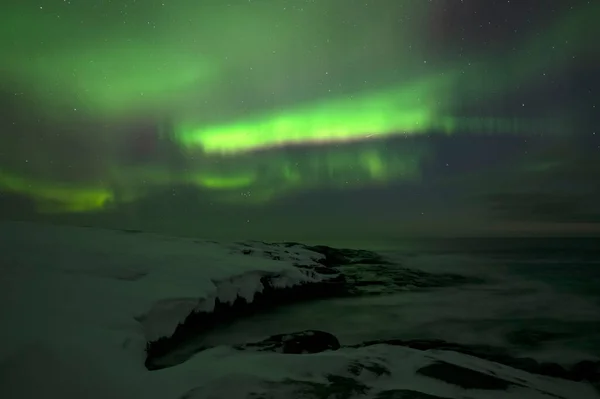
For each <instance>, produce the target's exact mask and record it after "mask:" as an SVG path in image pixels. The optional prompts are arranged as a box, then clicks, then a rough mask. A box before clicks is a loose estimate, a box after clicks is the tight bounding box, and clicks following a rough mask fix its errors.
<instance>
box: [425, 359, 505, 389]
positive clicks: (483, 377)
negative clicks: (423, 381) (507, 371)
mask: <svg viewBox="0 0 600 399" xmlns="http://www.w3.org/2000/svg"><path fill="white" fill-rule="evenodd" d="M417 374H421V375H424V376H426V377H430V378H435V379H436V380H440V381H444V382H446V383H448V384H452V385H456V386H459V387H461V388H463V389H483V390H506V389H508V388H509V387H510V386H511V385H515V384H514V383H512V382H510V381H506V380H503V379H501V378H498V377H494V376H491V375H489V374H485V373H482V372H479V371H475V370H471V369H468V368H464V367H460V366H457V365H455V364H452V363H446V362H439V361H438V362H435V363H433V364H430V365H427V366H425V367H421V368H420V369H418V370H417Z"/></svg>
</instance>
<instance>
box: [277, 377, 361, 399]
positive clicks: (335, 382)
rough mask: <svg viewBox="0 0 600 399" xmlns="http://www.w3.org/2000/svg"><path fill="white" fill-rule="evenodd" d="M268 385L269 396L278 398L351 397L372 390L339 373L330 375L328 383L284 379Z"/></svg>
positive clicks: (323, 398)
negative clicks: (338, 374)
mask: <svg viewBox="0 0 600 399" xmlns="http://www.w3.org/2000/svg"><path fill="white" fill-rule="evenodd" d="M267 386H268V387H269V391H270V394H269V398H276V399H288V398H306V399H334V398H335V399H350V398H357V397H361V396H364V395H366V394H367V393H368V392H369V390H370V388H369V387H368V386H367V385H365V384H363V383H361V382H359V381H357V380H355V379H353V378H348V377H342V376H337V375H328V376H327V383H326V384H324V383H317V382H308V381H296V380H284V381H282V382H271V383H268V385H267ZM271 392H272V394H271Z"/></svg>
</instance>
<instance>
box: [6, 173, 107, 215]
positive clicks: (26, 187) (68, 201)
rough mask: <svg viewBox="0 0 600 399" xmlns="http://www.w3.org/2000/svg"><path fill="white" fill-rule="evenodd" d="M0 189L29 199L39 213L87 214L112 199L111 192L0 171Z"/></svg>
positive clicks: (100, 207)
mask: <svg viewBox="0 0 600 399" xmlns="http://www.w3.org/2000/svg"><path fill="white" fill-rule="evenodd" d="M0 188H1V189H3V190H6V191H9V192H14V193H19V194H22V195H26V196H29V197H31V198H33V199H35V201H36V205H37V207H38V209H39V210H40V211H42V212H47V213H53V212H86V211H92V210H96V209H102V208H104V206H106V205H107V204H109V203H110V202H112V201H113V200H114V196H113V194H112V193H111V191H110V190H107V189H102V188H98V187H85V186H81V185H67V184H64V183H58V182H45V181H39V180H36V179H30V178H29V179H28V178H24V177H21V176H16V175H14V174H10V173H6V172H3V171H1V170H0Z"/></svg>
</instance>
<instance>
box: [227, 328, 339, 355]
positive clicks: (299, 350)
mask: <svg viewBox="0 0 600 399" xmlns="http://www.w3.org/2000/svg"><path fill="white" fill-rule="evenodd" d="M339 348H340V342H339V341H338V339H337V338H336V337H335V336H334V335H333V334H330V333H328V332H324V331H318V330H306V331H300V332H294V333H289V334H278V335H273V336H271V337H269V338H267V339H265V340H262V341H259V342H254V343H250V344H244V345H239V346H236V349H240V350H254V351H261V352H262V351H268V352H278V353H287V354H303V353H319V352H323V351H326V350H337V349H339Z"/></svg>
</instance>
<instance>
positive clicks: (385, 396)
mask: <svg viewBox="0 0 600 399" xmlns="http://www.w3.org/2000/svg"><path fill="white" fill-rule="evenodd" d="M375 399H449V398H446V397H442V396H435V395H430V394H428V393H423V392H419V391H412V390H410V389H390V390H388V391H381V392H379V393H378V394H377V396H375Z"/></svg>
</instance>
